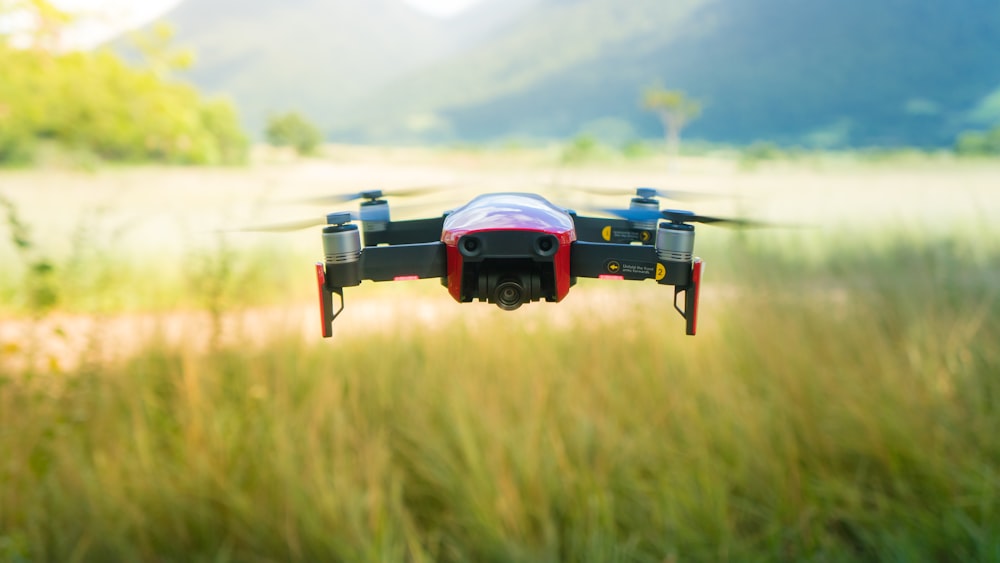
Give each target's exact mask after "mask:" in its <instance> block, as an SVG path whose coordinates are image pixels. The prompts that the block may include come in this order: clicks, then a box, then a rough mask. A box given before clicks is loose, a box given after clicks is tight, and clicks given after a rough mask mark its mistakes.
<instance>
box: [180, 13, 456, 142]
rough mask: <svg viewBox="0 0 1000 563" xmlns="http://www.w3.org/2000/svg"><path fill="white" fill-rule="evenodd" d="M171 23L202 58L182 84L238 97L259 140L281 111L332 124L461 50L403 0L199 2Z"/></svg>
mask: <svg viewBox="0 0 1000 563" xmlns="http://www.w3.org/2000/svg"><path fill="white" fill-rule="evenodd" d="M165 19H166V21H168V22H169V23H171V24H172V25H173V27H174V29H175V30H176V32H177V37H176V43H177V44H178V45H181V46H189V47H193V48H194V50H195V52H196V53H197V63H196V65H195V67H194V68H193V69H192V70H190V71H189V72H188V73H187V74H186V76H185V78H187V79H189V80H191V81H193V82H194V83H196V84H197V85H198V86H200V87H201V88H202V89H204V90H207V91H209V92H212V93H226V94H228V95H230V96H232V97H233V98H234V99H235V100H236V101H237V103H238V105H239V107H240V109H241V112H242V113H243V115H244V116H245V120H246V121H247V124H248V126H249V127H250V128H251V129H252V130H253V131H256V132H259V131H261V130H263V123H264V122H265V120H266V118H267V116H268V115H269V114H270V113H273V112H278V111H287V110H298V111H302V112H304V113H305V114H307V115H308V116H309V117H310V118H312V119H314V120H315V121H316V122H318V123H319V124H320V125H328V124H331V123H334V122H336V121H337V120H338V118H339V116H341V115H343V114H344V113H345V112H348V111H350V107H351V104H352V102H356V101H357V100H358V99H359V98H361V97H363V96H364V95H365V94H366V93H368V92H369V91H370V90H371V89H372V88H376V87H378V86H379V85H381V84H383V83H386V82H388V81H390V80H392V79H394V78H397V77H399V76H402V75H404V74H405V73H407V72H410V71H413V70H414V69H417V68H419V67H421V66H423V65H427V64H431V63H433V62H434V61H436V60H439V59H441V58H443V57H445V56H447V55H449V54H451V53H453V52H455V51H456V50H458V49H460V48H461V45H462V40H461V38H459V37H455V36H453V35H452V34H449V33H447V30H446V29H445V27H444V24H443V22H442V21H441V20H439V19H437V18H434V17H431V16H428V15H426V14H423V13H421V12H418V11H416V10H414V9H412V8H410V7H409V6H408V5H406V4H405V3H403V2H401V1H400V0H365V1H364V2H357V1H355V0H198V1H187V2H183V3H181V4H180V5H179V6H178V7H177V8H175V9H174V10H173V11H171V12H170V13H169V14H167V16H166V17H165Z"/></svg>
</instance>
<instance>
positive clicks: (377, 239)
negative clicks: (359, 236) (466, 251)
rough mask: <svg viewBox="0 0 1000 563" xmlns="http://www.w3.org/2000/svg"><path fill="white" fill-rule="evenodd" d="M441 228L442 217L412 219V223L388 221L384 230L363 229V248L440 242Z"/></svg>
mask: <svg viewBox="0 0 1000 563" xmlns="http://www.w3.org/2000/svg"><path fill="white" fill-rule="evenodd" d="M443 226H444V217H443V216H442V217H433V218H430V219H414V220H412V221H389V222H387V223H385V224H384V230H380V231H376V230H371V229H370V228H365V229H364V233H365V246H366V247H373V246H378V245H380V244H390V245H399V244H418V243H430V242H434V241H438V240H441V229H442V228H443Z"/></svg>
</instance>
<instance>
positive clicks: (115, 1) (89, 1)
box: [52, 0, 482, 47]
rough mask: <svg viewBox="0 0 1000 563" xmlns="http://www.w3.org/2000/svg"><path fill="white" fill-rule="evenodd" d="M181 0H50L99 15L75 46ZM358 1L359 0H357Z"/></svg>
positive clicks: (435, 6) (448, 0) (446, 7)
mask: <svg viewBox="0 0 1000 563" xmlns="http://www.w3.org/2000/svg"><path fill="white" fill-rule="evenodd" d="M181 1H186V2H191V3H197V2H198V1H199V0H52V2H53V4H55V5H56V6H58V7H60V8H62V9H64V10H68V11H72V12H83V13H89V14H92V15H96V16H98V18H97V19H96V21H93V22H92V23H90V24H89V25H85V26H82V28H80V29H77V30H76V32H74V33H72V35H71V36H70V37H69V38H68V41H69V42H70V43H71V44H72V45H74V46H76V47H87V46H90V45H95V44H98V43H100V42H102V41H104V40H106V39H108V38H110V37H112V36H114V35H115V34H116V33H118V32H120V31H122V30H126V29H130V28H133V27H137V26H139V25H142V24H143V23H146V22H148V21H150V20H153V19H155V18H156V17H157V16H159V15H161V14H163V13H164V12H166V11H167V10H169V9H170V8H172V7H174V6H176V5H177V4H179V3H180V2H181ZM359 1H360V0H359ZM403 1H404V2H407V3H408V4H411V5H412V6H413V7H415V8H417V9H418V10H422V11H424V12H427V13H428V14H432V15H435V16H438V17H448V16H451V15H454V14H456V13H458V12H460V11H462V10H464V9H465V8H467V7H469V6H471V5H472V4H475V3H477V2H481V1H482V0H403Z"/></svg>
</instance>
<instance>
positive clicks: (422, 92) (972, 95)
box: [343, 0, 1000, 146]
mask: <svg viewBox="0 0 1000 563" xmlns="http://www.w3.org/2000/svg"><path fill="white" fill-rule="evenodd" d="M656 83H662V84H663V85H665V86H667V87H670V88H678V89H682V90H684V91H686V92H688V93H689V94H690V95H691V96H693V97H695V98H697V99H699V100H700V101H702V102H703V104H704V112H703V115H702V117H701V118H700V119H698V120H697V121H695V122H693V123H692V124H691V125H690V126H689V128H688V129H687V130H686V131H685V134H686V136H688V137H696V138H703V139H708V140H713V141H723V142H734V143H747V142H752V141H754V140H758V139H767V140H773V141H777V142H781V143H787V144H792V143H798V144H807V145H814V146H845V145H854V146H858V145H862V146H867V145H889V146H893V145H918V146H936V145H947V144H950V143H952V142H953V141H954V138H955V135H956V134H957V133H958V132H959V131H961V130H963V129H965V128H968V127H971V126H974V125H976V124H975V123H973V122H972V121H971V117H972V116H974V115H975V114H976V108H977V107H981V106H982V105H983V104H984V103H988V102H989V100H990V98H989V96H990V94H991V93H993V92H1000V4H997V3H996V2H995V1H994V0H960V1H956V2H951V3H942V2H936V1H933V0H881V1H880V2H870V1H868V0H836V1H834V0H814V1H811V2H802V1H801V0H674V1H671V2H664V1H662V0H630V2H627V3H621V2H617V1H615V0H577V1H567V0H545V1H544V2H542V3H540V4H539V5H538V6H536V8H535V9H534V10H533V12H532V13H531V14H529V15H525V16H523V17H522V20H521V22H520V23H519V24H518V25H517V26H514V27H512V28H511V29H510V30H509V33H507V34H505V35H504V36H503V37H498V38H497V39H495V40H493V41H490V42H488V43H486V44H481V45H479V46H477V47H476V48H475V49H473V50H471V51H470V52H467V53H464V54H463V55H461V56H459V57H456V58H454V59H452V60H449V61H446V62H442V63H439V64H437V65H434V66H433V67H431V68H428V69H422V70H421V71H420V72H419V73H418V74H414V75H411V76H410V77H408V78H406V79H403V80H401V81H398V82H396V83H395V84H393V85H391V86H390V87H389V88H387V89H386V90H385V91H384V93H383V94H382V95H381V96H379V97H374V98H369V100H368V101H367V111H365V110H364V109H359V110H358V111H356V112H355V113H354V115H357V116H359V117H362V118H363V119H365V121H363V122H362V121H355V122H354V123H351V124H349V125H348V126H347V127H345V128H344V130H343V134H344V135H345V136H348V137H351V136H356V137H357V138H362V139H363V138H366V137H373V135H372V133H371V130H370V129H367V128H370V127H372V126H373V125H374V124H378V126H379V127H380V128H381V129H380V132H384V131H385V130H386V126H385V124H384V118H383V120H379V119H376V118H375V117H374V115H375V110H376V108H383V110H382V111H384V108H396V111H397V114H396V115H395V116H391V117H390V118H393V119H396V120H397V123H398V124H403V125H405V123H406V120H405V118H401V117H400V115H399V113H400V112H403V111H408V112H410V114H414V113H416V114H421V113H422V114H430V115H433V116H434V117H435V122H436V123H439V124H440V127H439V129H438V131H437V133H438V135H439V136H440V138H460V139H490V138H496V137H503V136H522V137H523V136H529V137H566V136H570V135H574V134H576V133H578V132H580V131H587V130H594V131H596V132H598V133H602V132H610V133H611V134H614V132H615V131H617V132H618V135H619V136H625V137H627V136H630V135H631V136H641V137H653V136H656V135H659V133H660V126H659V123H658V121H657V120H656V119H655V118H654V116H653V115H651V114H649V113H646V112H644V111H643V110H642V109H641V108H640V107H639V104H638V100H639V97H640V95H641V91H642V90H643V89H644V88H646V87H648V86H650V85H652V84H656ZM401 93H403V95H400V94H401ZM993 99H994V101H995V100H996V97H994V98H993ZM994 105H996V104H994ZM980 113H981V112H980ZM383 115H384V114H383ZM992 117H993V118H994V119H997V120H998V121H1000V115H997V112H996V111H994V112H993V115H992ZM366 129H367V130H366ZM402 129H403V127H402V126H401V127H398V130H397V131H396V132H395V134H396V135H405V133H406V132H405V130H402ZM376 138H377V137H376Z"/></svg>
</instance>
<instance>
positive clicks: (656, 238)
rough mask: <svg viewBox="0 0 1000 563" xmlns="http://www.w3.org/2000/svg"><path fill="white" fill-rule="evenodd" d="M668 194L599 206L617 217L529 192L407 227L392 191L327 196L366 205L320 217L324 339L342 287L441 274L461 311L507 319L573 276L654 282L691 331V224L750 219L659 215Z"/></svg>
mask: <svg viewBox="0 0 1000 563" xmlns="http://www.w3.org/2000/svg"><path fill="white" fill-rule="evenodd" d="M675 193H676V192H669V191H663V190H657V189H654V188H638V189H636V192H635V196H634V197H632V198H631V201H630V203H629V207H628V208H627V209H603V210H602V211H604V212H605V213H606V214H609V215H613V216H615V217H617V218H613V219H606V218H601V217H587V216H583V215H579V214H577V213H576V212H575V211H572V210H569V209H565V208H562V207H559V206H557V205H555V204H553V203H551V202H549V201H548V200H546V199H545V198H544V197H542V196H539V195H536V194H531V193H512V192H511V193H491V194H484V195H480V196H477V197H475V198H474V199H472V200H471V201H469V202H468V203H466V204H465V205H462V206H461V207H458V208H455V209H452V210H450V211H447V212H445V213H443V214H442V215H441V216H439V217H433V218H428V219H416V220H408V221H393V220H391V219H390V214H389V202H388V200H387V199H385V198H386V197H387V196H390V195H393V194H384V193H383V192H382V191H381V190H371V191H364V192H360V193H357V194H350V195H343V196H333V197H330V198H324V201H341V202H343V201H351V200H362V201H361V204H360V212H359V213H352V212H336V213H330V214H328V215H327V216H326V221H325V222H326V226H325V227H324V228H323V250H324V254H325V258H324V261H322V262H317V263H316V284H317V287H318V290H319V305H320V314H321V319H322V331H323V337H330V336H331V334H332V325H333V321H334V320H335V319H336V318H337V317H338V316H340V314H341V313H342V312H343V310H344V288H346V287H354V286H357V285H360V284H361V282H362V281H363V280H371V281H376V282H380V281H402V280H416V279H425V278H439V279H440V280H441V283H442V285H444V286H445V287H447V288H448V292H449V293H450V294H451V296H452V297H453V298H454V299H455V300H456V301H458V302H459V303H468V302H471V301H475V300H478V301H486V302H488V303H495V304H496V305H497V306H499V307H500V308H501V309H503V310H505V311H512V310H514V309H517V308H518V307H520V306H521V305H523V304H525V303H528V302H532V301H541V300H543V299H544V300H545V301H548V302H559V301H562V300H563V299H564V298H565V297H566V295H567V294H568V293H569V290H570V288H571V287H572V286H573V285H574V284H575V283H576V281H577V279H579V278H596V279H602V280H631V281H638V280H647V279H648V280H653V281H655V282H656V283H658V284H660V285H666V286H672V287H673V288H674V298H673V301H674V309H676V310H677V312H678V313H679V314H680V315H681V317H682V318H683V319H684V320H685V323H686V333H687V334H689V335H694V334H695V333H696V331H697V328H698V297H699V290H700V287H701V280H702V272H703V270H704V262H703V261H702V260H701V259H700V258H697V257H694V256H693V250H694V236H695V227H694V224H695V223H715V224H736V225H740V224H748V223H750V222H749V221H745V220H739V219H722V218H718V217H708V216H704V215H697V214H695V213H692V212H690V211H682V210H676V209H660V203H659V200H658V199H657V198H658V197H662V198H671V199H673V197H672V196H673V195H674V194H675ZM357 221H360V223H361V228H360V229H359V228H358V224H357ZM315 223H316V222H313V224H315ZM299 227H301V225H296V226H295V227H293V228H299ZM362 241H363V243H362ZM681 294H683V308H681V306H680V305H679V304H678V300H679V298H680V296H681ZM334 295H336V296H337V297H338V300H337V301H338V302H339V303H338V307H337V308H336V309H335V308H334V299H333V297H334Z"/></svg>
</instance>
